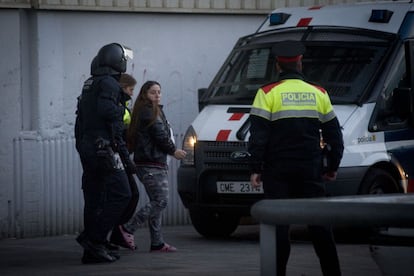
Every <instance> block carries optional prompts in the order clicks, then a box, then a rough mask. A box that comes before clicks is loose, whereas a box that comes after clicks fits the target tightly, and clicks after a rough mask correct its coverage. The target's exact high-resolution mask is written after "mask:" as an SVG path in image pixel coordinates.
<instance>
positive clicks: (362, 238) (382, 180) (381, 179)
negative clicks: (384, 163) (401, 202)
mask: <svg viewBox="0 0 414 276" xmlns="http://www.w3.org/2000/svg"><path fill="white" fill-rule="evenodd" d="M397 192H398V185H397V182H396V181H395V179H394V178H393V177H392V176H391V174H390V173H388V172H387V171H385V170H382V169H378V168H371V169H369V170H368V172H367V174H366V175H365V178H364V179H363V181H362V182H361V186H360V189H359V194H361V195H380V194H389V193H397ZM383 229H384V227H380V228H378V227H367V226H345V227H335V228H334V232H335V238H336V240H338V241H341V242H350V241H351V242H367V241H369V239H370V238H371V237H374V236H376V235H377V234H378V233H379V232H380V231H381V230H383Z"/></svg>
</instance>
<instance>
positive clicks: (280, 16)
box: [269, 12, 290, 26]
mask: <svg viewBox="0 0 414 276" xmlns="http://www.w3.org/2000/svg"><path fill="white" fill-rule="evenodd" d="M289 17H290V14H288V13H283V12H276V13H272V14H271V15H270V18H269V22H270V24H269V25H270V26H274V25H282V24H285V22H286V21H287V20H288V18H289Z"/></svg>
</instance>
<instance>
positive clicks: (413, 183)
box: [407, 178, 414, 193]
mask: <svg viewBox="0 0 414 276" xmlns="http://www.w3.org/2000/svg"><path fill="white" fill-rule="evenodd" d="M407 193H414V179H412V178H411V179H408V185H407Z"/></svg>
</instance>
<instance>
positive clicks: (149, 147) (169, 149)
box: [134, 105, 176, 167]
mask: <svg viewBox="0 0 414 276" xmlns="http://www.w3.org/2000/svg"><path fill="white" fill-rule="evenodd" d="M160 110H161V113H160V115H159V116H158V117H157V119H156V120H155V122H153V123H151V121H152V118H153V117H152V116H153V113H152V106H151V105H146V106H144V108H143V109H142V110H140V113H139V120H140V122H139V127H138V129H137V132H136V133H135V135H136V138H135V147H134V162H135V164H136V165H137V166H155V167H167V154H169V155H174V152H175V150H176V147H175V144H174V142H173V141H172V140H171V137H170V125H169V124H168V121H167V119H166V118H165V115H164V112H163V111H162V106H160Z"/></svg>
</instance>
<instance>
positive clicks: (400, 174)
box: [359, 158, 407, 193]
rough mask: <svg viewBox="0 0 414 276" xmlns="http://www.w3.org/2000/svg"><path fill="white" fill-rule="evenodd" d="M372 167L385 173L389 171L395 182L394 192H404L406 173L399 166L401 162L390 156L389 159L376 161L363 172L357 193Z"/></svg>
mask: <svg viewBox="0 0 414 276" xmlns="http://www.w3.org/2000/svg"><path fill="white" fill-rule="evenodd" d="M373 169H379V170H383V171H385V172H387V173H389V174H390V175H391V176H392V178H393V179H394V180H395V182H396V183H397V187H395V189H396V191H395V192H404V190H405V189H404V185H403V184H404V183H405V182H406V181H407V177H406V174H405V172H404V170H403V168H402V166H401V164H400V163H399V162H398V160H396V159H394V158H391V160H390V161H388V162H387V161H381V162H378V163H375V164H373V165H372V166H371V167H370V168H369V169H368V170H367V171H366V173H365V175H364V177H363V178H362V180H361V183H360V188H359V193H361V187H362V183H364V181H365V180H366V179H367V177H368V176H369V174H370V173H372V170H373Z"/></svg>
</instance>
